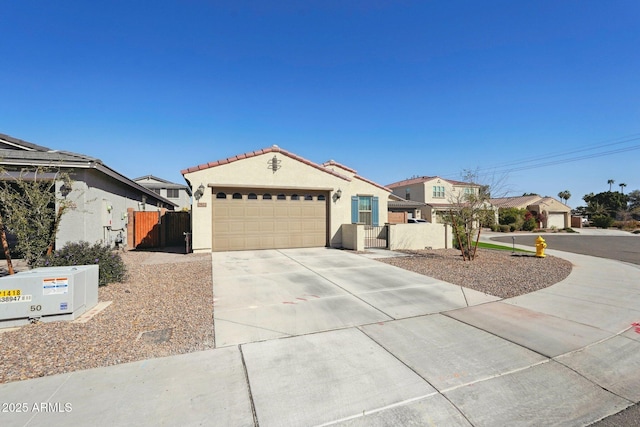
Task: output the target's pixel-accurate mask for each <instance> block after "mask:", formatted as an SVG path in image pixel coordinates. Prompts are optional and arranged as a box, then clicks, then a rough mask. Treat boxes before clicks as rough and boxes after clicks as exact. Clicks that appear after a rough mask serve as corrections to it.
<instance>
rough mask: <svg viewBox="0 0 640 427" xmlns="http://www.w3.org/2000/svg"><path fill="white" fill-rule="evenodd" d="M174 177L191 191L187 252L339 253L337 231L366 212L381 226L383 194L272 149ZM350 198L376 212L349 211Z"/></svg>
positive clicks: (344, 172)
mask: <svg viewBox="0 0 640 427" xmlns="http://www.w3.org/2000/svg"><path fill="white" fill-rule="evenodd" d="M182 174H183V176H184V178H185V180H186V181H187V182H188V183H189V185H190V186H191V188H192V193H193V204H192V209H191V221H192V241H191V243H192V247H193V251H194V252H204V251H214V252H221V251H243V250H258V249H284V248H310V247H327V246H329V247H343V246H344V245H343V237H344V235H345V234H344V233H343V231H344V229H345V228H346V227H344V226H345V225H349V226H350V225H352V224H353V222H360V221H366V219H367V218H371V221H373V217H374V216H373V212H374V208H375V212H377V213H378V214H379V217H378V218H376V219H377V221H376V222H379V223H381V224H384V223H385V222H386V221H387V204H386V201H387V199H388V197H389V193H390V190H389V189H388V188H385V187H383V186H381V185H378V184H376V183H375V182H373V181H370V180H368V179H365V178H363V177H361V176H359V175H358V174H357V172H356V171H355V170H353V169H351V168H349V167H347V166H344V165H342V164H339V163H337V162H335V161H333V160H330V161H327V162H325V163H322V164H318V163H314V162H312V161H310V160H307V159H305V158H303V157H300V156H298V155H296V154H294V153H291V152H289V151H286V150H283V149H281V148H280V147H278V146H275V145H274V146H272V147H269V148H264V149H261V150H257V151H253V152H247V153H244V154H238V155H235V156H233V157H228V158H226V159H221V160H216V161H213V162H207V163H203V164H200V165H197V166H193V167H190V168H188V169H184V170H183V171H182ZM354 198H356V199H358V200H360V199H362V200H371V201H374V200H376V201H377V200H379V203H380V206H377V204H376V205H375V206H373V205H371V204H369V205H366V206H365V204H363V203H358V204H355V205H354V203H353V200H354ZM354 218H355V219H354ZM363 218H364V220H363ZM367 224H368V223H367ZM348 228H349V231H348V232H347V235H346V236H347V239H350V240H349V242H351V240H352V239H353V236H352V234H349V233H350V230H351V227H348Z"/></svg>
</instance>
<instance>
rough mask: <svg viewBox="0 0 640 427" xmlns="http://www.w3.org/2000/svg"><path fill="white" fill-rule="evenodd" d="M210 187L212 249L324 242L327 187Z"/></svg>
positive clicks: (295, 246)
mask: <svg viewBox="0 0 640 427" xmlns="http://www.w3.org/2000/svg"><path fill="white" fill-rule="evenodd" d="M211 190H212V198H211V205H212V229H213V230H212V231H213V234H212V241H213V248H212V249H213V250H214V251H234V250H249V249H282V248H302V247H318V246H327V243H328V232H327V230H328V222H327V210H328V206H327V200H328V194H329V193H328V191H318V190H299V189H298V190H292V189H273V188H266V189H265V188H213V189H211Z"/></svg>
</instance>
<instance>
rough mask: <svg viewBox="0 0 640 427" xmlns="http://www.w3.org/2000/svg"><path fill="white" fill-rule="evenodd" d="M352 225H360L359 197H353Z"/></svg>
mask: <svg viewBox="0 0 640 427" xmlns="http://www.w3.org/2000/svg"><path fill="white" fill-rule="evenodd" d="M351 223H352V224H357V223H358V196H351Z"/></svg>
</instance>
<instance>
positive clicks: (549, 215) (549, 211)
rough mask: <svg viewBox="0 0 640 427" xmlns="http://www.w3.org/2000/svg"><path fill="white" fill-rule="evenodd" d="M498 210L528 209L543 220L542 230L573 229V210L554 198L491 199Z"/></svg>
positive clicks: (520, 197) (533, 196) (534, 196)
mask: <svg viewBox="0 0 640 427" xmlns="http://www.w3.org/2000/svg"><path fill="white" fill-rule="evenodd" d="M489 201H490V203H491V204H492V205H493V206H495V207H496V208H517V209H526V210H528V211H529V212H531V213H533V214H535V216H536V217H539V218H541V219H542V228H559V229H562V228H569V227H571V208H570V207H569V206H567V205H565V204H564V203H562V202H560V201H558V200H556V199H554V198H553V197H541V196H538V195H532V196H519V197H501V198H496V199H489Z"/></svg>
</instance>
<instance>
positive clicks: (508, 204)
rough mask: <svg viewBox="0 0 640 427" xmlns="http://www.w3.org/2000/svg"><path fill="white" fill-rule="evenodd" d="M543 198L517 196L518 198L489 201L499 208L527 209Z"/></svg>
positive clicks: (499, 198)
mask: <svg viewBox="0 0 640 427" xmlns="http://www.w3.org/2000/svg"><path fill="white" fill-rule="evenodd" d="M541 199H542V197H540V196H537V195H533V196H516V197H498V198H495V199H489V203H491V204H492V205H493V206H495V207H498V208H521V207H526V206H529V205H531V204H534V203H536V202H538V201H540V200H541Z"/></svg>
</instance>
